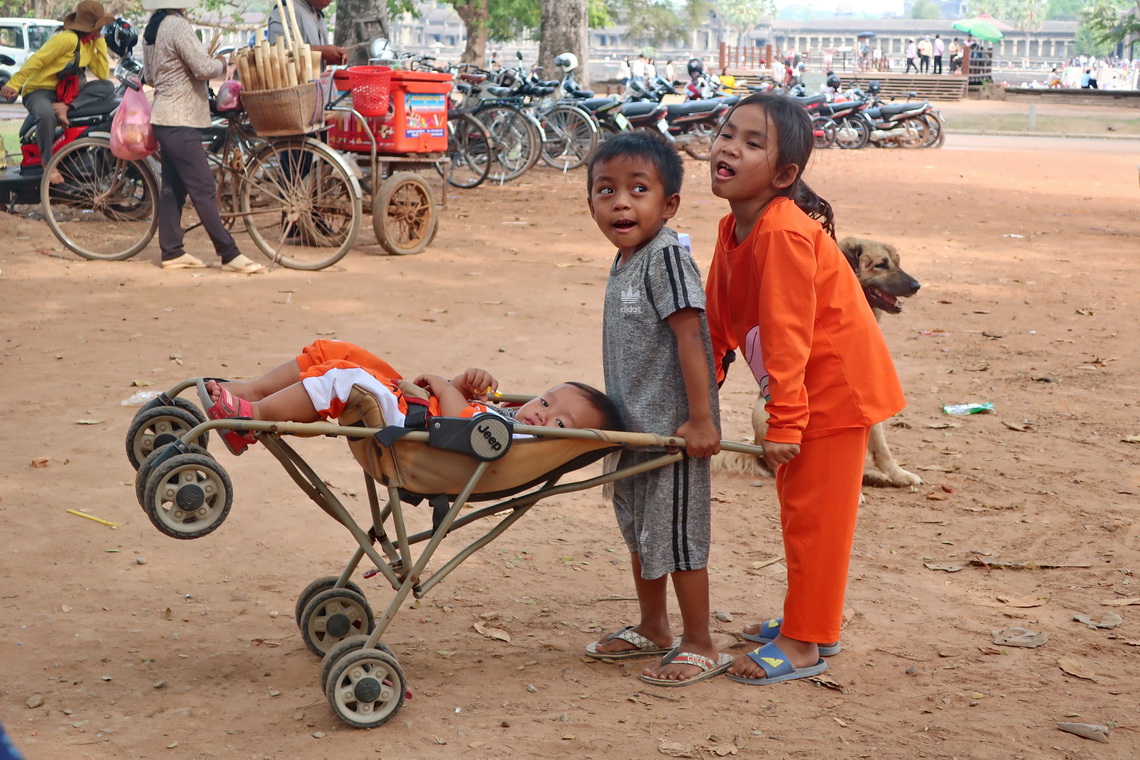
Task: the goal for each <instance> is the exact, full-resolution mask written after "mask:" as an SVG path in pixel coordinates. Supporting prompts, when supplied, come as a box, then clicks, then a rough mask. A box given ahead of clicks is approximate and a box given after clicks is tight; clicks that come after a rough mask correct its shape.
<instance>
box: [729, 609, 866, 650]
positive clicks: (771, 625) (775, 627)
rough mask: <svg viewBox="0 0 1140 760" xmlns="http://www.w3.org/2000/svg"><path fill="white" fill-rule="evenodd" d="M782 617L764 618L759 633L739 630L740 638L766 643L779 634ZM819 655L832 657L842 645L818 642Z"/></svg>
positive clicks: (782, 621) (841, 648)
mask: <svg viewBox="0 0 1140 760" xmlns="http://www.w3.org/2000/svg"><path fill="white" fill-rule="evenodd" d="M783 623H784V619H783V618H772V619H771V620H765V621H764V622H763V623H761V624H760V632H759V633H745V632H744V631H741V632H740V638H742V639H744V640H745V641H751V642H754V643H756V644H767V643H769V642H771V641H774V640H775V639H776V637H777V636H779V635H780V626H781V625H783ZM818 646H819V656H820V657H834V656H835V655H837V654H839V653H840V652H842V651H843V646H842V645H841V644H840V643H839V642H838V641H837V642H835V643H834V644H819V645H818Z"/></svg>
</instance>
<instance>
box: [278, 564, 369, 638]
mask: <svg viewBox="0 0 1140 760" xmlns="http://www.w3.org/2000/svg"><path fill="white" fill-rule="evenodd" d="M336 580H337V577H336V576H335V575H326V576H325V577H323V578H317V579H316V580H315V581H313V582H312V583H310V584H309V585H308V586H305V590H304V591H302V592H301V595H300V596H298V597H297V606H296V608H295V609H294V611H293V619H294V620H296V621H297V627H298V628H300V627H301V613H302V612H304V611H305V607H307V606H308V605H309V601H310V600H311V599H312V598H313V597H314V596H316V595H317V594H319V593H320V592H322V591H327V590H329V589H330V588H336ZM345 587H346V588H347V589H348V590H349V591H355V592H356V593H358V594H360V595H361V596H364V590H363V589H361V588H360V586H358V585H356V582H355V581H352V580H350V581H349V582H348V583H347V584H346V586H345Z"/></svg>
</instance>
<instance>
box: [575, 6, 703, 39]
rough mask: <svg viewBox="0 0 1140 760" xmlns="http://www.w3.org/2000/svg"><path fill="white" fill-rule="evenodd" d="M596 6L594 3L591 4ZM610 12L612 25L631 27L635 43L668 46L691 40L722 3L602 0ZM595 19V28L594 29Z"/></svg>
mask: <svg viewBox="0 0 1140 760" xmlns="http://www.w3.org/2000/svg"><path fill="white" fill-rule="evenodd" d="M591 1H592V2H593V1H594V0H591ZM600 2H602V3H604V5H605V7H606V9H607V10H608V15H609V18H610V20H611V23H618V24H626V25H628V26H629V36H630V37H631V38H632V39H633V40H648V41H649V42H651V43H652V44H654V45H659V46H660V45H664V44H668V43H670V42H673V43H676V42H681V41H684V40H687V39H688V38H689V32H690V30H692V29H693V28H694V27H696V26H697V25H699V24H700V23H701V22H702V21H703V20H705V19H706V18H708V15H709V11H710V10H711V9H712V8H713V7H714V6H715V5H719V2H713V0H686V2H684V3H680V2H674V1H673V0H600ZM592 19H593V17H592V16H591V25H592Z"/></svg>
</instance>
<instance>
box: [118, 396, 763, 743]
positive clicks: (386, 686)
mask: <svg viewBox="0 0 1140 760" xmlns="http://www.w3.org/2000/svg"><path fill="white" fill-rule="evenodd" d="M191 388H196V389H197V393H198V398H199V401H200V402H201V405H202V408H199V406H198V405H196V404H194V403H193V402H191V401H188V400H187V399H184V398H180V397H179V394H181V393H182V392H183V391H185V390H188V389H191ZM529 398H530V397H529V396H520V395H512V394H504V395H503V400H504V401H506V402H507V403H523V402H525V401H527V400H529ZM211 405H212V402H211V401H210V399H209V396H208V394H207V392H206V378H190V379H188V380H184V381H182V382H180V383H178V384H177V385H175V386H174V387H173V388H171V389H170V390H168V391H166V392H164V393H160V394H159V395H158V396H157V397H156V398H154V399H152V400H151V401H150V402H149V403H147V404H146V405H145V406H143V407H142V408H141V409H140V410H139V411H138V413H137V414H136V415H135V418H134V421H133V422H132V423H131V426H130V428H129V430H128V431H127V440H126V448H127V458H128V459H129V460H130V462H131V465H132V466H134V467H135V469H136V470H137V472H136V475H135V495H136V496H137V498H138V501H139V504H140V505H141V506H142V508H143V511H144V512H146V514H147V517H148V518H150V521H151V522H152V523H153V524H154V526H155V527H156V528H158V529H159V530H160V531H161V532H163V533H165V534H166V535H168V536H172V537H174V538H181V539H191V538H200V537H202V536H205V535H208V534H209V533H212V532H213V531H215V530H217V529H218V528H219V527H220V526H221V524H222V522H224V521H225V519H226V516H227V515H228V514H229V511H230V508H231V506H232V504H233V485H232V483H231V481H230V477H229V475H227V474H226V471H225V469H224V468H223V467H222V465H221V464H219V463H218V462H217V460H215V459H214V458H213V456H212V455H211V454H210V453H209V452H208V451H207V443H208V438H209V431H210V430H212V429H225V430H240V431H252V432H254V433H256V435H257V438H258V440H259V441H260V442H261V443H262V444H264V445H265V447H266V448H267V449H269V451H270V453H272V454H273V456H274V457H276V458H277V460H278V461H279V462H280V463H281V466H282V467H284V468H285V471H286V472H287V473H289V475H290V477H292V478H293V480H294V481H295V482H296V483H297V485H298V486H300V488H301V490H302V491H304V492H305V494H306V495H308V496H309V498H311V499H312V500H313V501H314V502H316V504H317V506H318V507H320V508H321V509H322V510H323V511H324V512H325V513H327V514H328V515H330V516H331V517H332V518H333V519H334V520H336V521H337V522H339V523H340V524H341V525H343V526H344V527H345V528H347V529H348V531H349V533H351V534H352V537H353V539H354V540H355V542H356V549H355V550H354V551H353V553H352V556H351V558H350V559H349V561H348V564H347V565H346V566H345V568H344V570H343V571H342V572H341V573H340V575H339V576H327V577H323V578H317V579H316V580H314V581H313V582H312V583H310V584H309V585H308V586H307V587H306V588H305V589H304V590H303V591H302V592H301V594H300V596H299V597H298V598H297V604H296V610H295V618H296V621H297V626H298V627H299V628H300V630H301V638H302V640H303V641H304V642H305V646H307V647H308V648H309V649H310V650H311V651H312V652H313V654H315V655H317V656H318V657H321V658H322V661H321V670H320V678H321V680H320V683H321V685H322V688H323V689H324V692H325V696H326V698H327V699H328V702H329V706H330V707H331V708H332V710H333V712H334V713H335V714H336V715H337V717H338V718H340V719H341V720H342V721H344V722H345V723H347V724H348V725H350V726H354V727H357V728H373V727H376V726H379V725H382V724H383V723H385V722H387V721H388V720H390V719H391V718H392V717H393V716H394V715H395V714H396V713H397V712H399V710H400V708H401V707H402V705H403V703H404V699H405V695H406V693H407V679H406V677H405V675H404V671H403V669H402V668H401V667H400V664H399V663H398V662H397V660H396V656H395V654H394V653H393V652H392V650H391V649H390V648H389V647H388V646H387V645H385V644H384V642H383V640H382V639H383V636H384V632H385V630H386V629H387V628H388V626H389V625H390V624H391V622H392V619H393V618H394V616H395V615H396V612H397V611H398V610H399V609H400V607H401V606H402V604H403V603H404V601H405V600H406V599H407V597H408V595H409V594H410V595H412V596H413V597H415V598H416V599H420V598H422V597H423V596H425V595H426V594H427V593H428V592H429V591H430V590H431V589H432V587H434V586H435V585H436V584H437V583H439V582H440V581H441V580H443V579H444V578H445V577H446V576H447V575H448V574H450V573H451V571H453V570H455V569H456V568H457V567H458V566H459V565H460V564H462V563H463V561H464V560H466V559H467V558H468V557H470V556H471V555H472V554H474V553H475V552H476V551H478V550H479V549H481V548H482V547H484V546H486V545H487V544H488V543H490V542H491V541H492V540H494V539H495V538H496V537H497V536H499V535H500V534H501V533H503V531H505V530H506V529H507V528H509V527H510V526H511V525H512V524H514V523H515V522H516V521H517V520H519V519H520V518H521V517H522V516H523V515H525V514H526V513H527V511H528V510H529V509H530V508H531V507H532V506H534V505H535V504H536V503H538V502H539V501H540V500H542V499H545V498H547V497H549V496H554V495H556V494H563V493H570V492H574V491H581V490H585V489H588V488H593V487H595V486H599V485H603V484H605V483H610V482H613V481H616V480H621V479H623V478H626V477H629V476H631V475H635V474H638V473H641V472H646V471H648V470H653V469H656V468H659V467H665V466H667V465H670V464H672V463H674V462H677V461H679V460H681V459H682V458H683V457H684V454H683V453H682V450H683V449H684V446H685V442H684V440H683V439H681V438H677V437H672V436H657V435H648V434H638V433H618V432H611V431H604V430H575V429H566V428H556V427H551V428H546V427H532V426H526V425H521V424H514V423H512V422H511V421H509V420H506V419H504V418H502V417H500V416H498V415H494V414H487V413H484V414H479V415H476V416H475V417H473V418H471V419H465V418H464V419H461V418H452V417H432V418H429V419H428V420H427V421H426V423H425V425H424V426H422V427H420V428H419V429H413V428H404V427H397V426H390V425H386V424H385V420H384V416H383V413H382V412H381V410H380V406H379V404H378V403H377V401H376V398H375V397H374V396H373V395H371V394H370V393H368V392H366V391H364V390H362V389H361V388H359V387H354V388H353V390H352V393H351V395H350V396H349V400H348V403H347V404H346V406H345V409H344V411H343V412H342V414H341V416H340V417H339V419H338V421H337V423H332V422H310V423H298V422H274V421H263V420H248V419H221V420H207V419H206V415H205V414H204V413H203V411H202V409H207V408H209V407H210V406H211ZM289 436H331V437H343V438H346V439H348V445H349V448H350V449H351V450H352V454H353V456H354V457H355V458H356V461H357V462H358V463H359V464H360V466H361V468H363V470H364V481H365V488H366V491H367V494H368V504H369V511H370V516H371V523H372V524H371V526H370V527H368V528H367V529H365V528H364V527H363V526H362V525H360V524H359V523H358V522H357V521H356V520H355V519H353V517H352V516H351V515H350V514H349V512H348V510H347V509H346V508H345V506H344V505H343V504H342V503H341V501H340V500H339V499H338V498H337V497H336V496H335V495H334V494H333V493H332V491H331V490H330V489H329V487H328V486H327V485H326V484H325V482H324V481H323V480H322V479H321V477H320V476H319V475H317V473H316V472H315V471H314V470H313V468H312V467H310V466H309V465H308V464H307V463H306V462H305V460H304V459H303V458H302V457H301V455H300V454H299V453H297V451H296V450H295V449H294V448H293V447H292V446H291V445H290V444H289V443H287V442H286V440H285V439H286V438H287V437H289ZM721 446H722V448H724V449H725V450H728V451H736V452H742V453H750V454H761V453H762V450H761V449H760V447H758V446H749V445H746V444H741V443H733V442H730V441H725V442H722V444H721ZM627 447H641V448H652V449H655V450H660V452H661V454H660V456H658V457H655V458H653V459H652V460H650V461H649V462H647V463H644V464H642V465H640V466H637V467H628V468H625V469H621V470H617V471H614V472H608V473H605V474H602V475H598V476H595V477H587V478H583V479H581V480H577V481H574V482H567V483H560V482H559V481H561V480H562V478H563V477H564V476H566V475H568V474H570V473H572V472H574V471H576V470H579V469H581V468H583V467H585V466H586V465H588V464H591V463H593V462H596V461H598V460H599V459H601V458H602V457H604V456H605V455H606V454H609V453H611V452H614V451H617V450H620V449H622V448H627ZM379 488H384V489H386V494H385V497H384V498H383V499H382V498H381V496H380V494H379ZM423 502H427V504H428V506H429V507H430V509H431V529H430V530H424V531H421V532H419V533H414V534H411V535H409V533H408V526H407V522H406V521H405V505H411V506H413V507H415V505H418V504H420V503H423ZM473 502H489V503H488V504H487V505H486V506H482V507H479V508H476V509H473V510H471V511H469V512H468V513H466V514H463V515H462V516H460V515H461V512H463V510H464V507H466V506H467V505H468V504H470V503H473ZM496 515H504V516H503V517H502V519H500V520H498V521H497V522H495V523H494V524H493V525H492V527H490V528H489V529H487V530H486V531H485V532H483V533H482V534H481V535H478V536H477V537H476V538H474V540H472V541H471V543H469V544H468V545H467V546H465V547H464V548H462V549H461V550H460V551H458V552H457V553H456V554H455V555H454V556H453V557H451V558H450V559H448V560H447V561H446V562H444V563H443V564H442V565H440V566H439V567H438V568H435V569H434V570H433V571H432V572H430V573H428V574H426V575H425V571H426V568H427V565H428V562H429V561H431V559H432V557H433V556H434V554H435V552H436V549H437V548H438V547H439V545H440V543H441V542H442V541H443V539H444V538H445V537H446V536H448V535H449V534H451V533H452V532H454V531H457V530H459V529H461V528H466V527H468V526H471V525H473V524H476V523H479V522H480V521H481V520H483V519H484V518H488V517H494V516H496ZM475 532H478V531H477V530H476V531H475ZM417 544H426V545H425V546H423V548H422V550H420V553H419V555H418V556H416V555H415V554H414V553H413V551H412V547H413V546H414V545H417ZM365 558H367V559H368V561H369V563H370V564H371V565H372V566H373V569H369V570H368V571H367V572H366V573H365V574H364V577H371V576H372V575H376V574H380V575H383V576H384V578H385V579H386V580H387V581H388V582H389V584H391V586H392V589H393V590H394V591H395V595H394V596H393V597H392V599H391V601H390V602H389V603H388V605H387V607H386V608H385V609H384V611H383V612H382V613H381V614H380V616H379V618H377V617H376V614H375V613H374V612H373V609H372V607H371V606H370V605H369V603H368V600H367V599H366V598H365V595H364V591H363V589H362V588H361V587H360V586H359V585H357V584H356V583H355V582H353V580H352V576H353V574H354V573H355V572H356V571H357V569H358V568H359V566H360V564H361V562H363V561H364V560H365Z"/></svg>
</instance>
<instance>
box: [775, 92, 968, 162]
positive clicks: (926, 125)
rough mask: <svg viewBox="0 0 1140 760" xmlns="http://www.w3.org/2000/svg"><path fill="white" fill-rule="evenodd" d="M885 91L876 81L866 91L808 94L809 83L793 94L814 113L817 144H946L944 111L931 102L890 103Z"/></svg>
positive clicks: (851, 146)
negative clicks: (881, 96)
mask: <svg viewBox="0 0 1140 760" xmlns="http://www.w3.org/2000/svg"><path fill="white" fill-rule="evenodd" d="M879 93H880V88H879V83H878V82H876V81H874V80H872V81H871V82H869V83H868V85H867V91H866V92H864V91H863V90H861V89H859V88H851V89H849V90H846V91H844V92H834V93H833V92H822V93H819V94H816V95H806V94H805V93H804V91H803V87H802V86H798V87H795V88H792V89H791V90H790V91H789V93H788V96H789V97H791V98H794V99H795V100H797V101H798V102H799V103H800V104H801V105H803V107H804V108H806V109H807V110H808V113H810V114H811V116H812V126H813V127H814V131H815V146H816V147H817V148H830V147H832V146H838V147H839V148H842V149H844V150H856V149H858V148H864V147H866V146H868V145H873V146H875V147H876V148H892V147H899V148H940V147H942V144H943V143H944V142H945V140H946V136H945V133H944V131H943V129H942V127H943V119H942V115H941V114H940V113H938V111H937V110H936V109H935V108H934V107H933V106H932V105H931V104H930V103H928V102H925V101H913V102H912V101H907V102H905V103H886V102H884V101H883V100H881V99H880V98H879Z"/></svg>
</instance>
